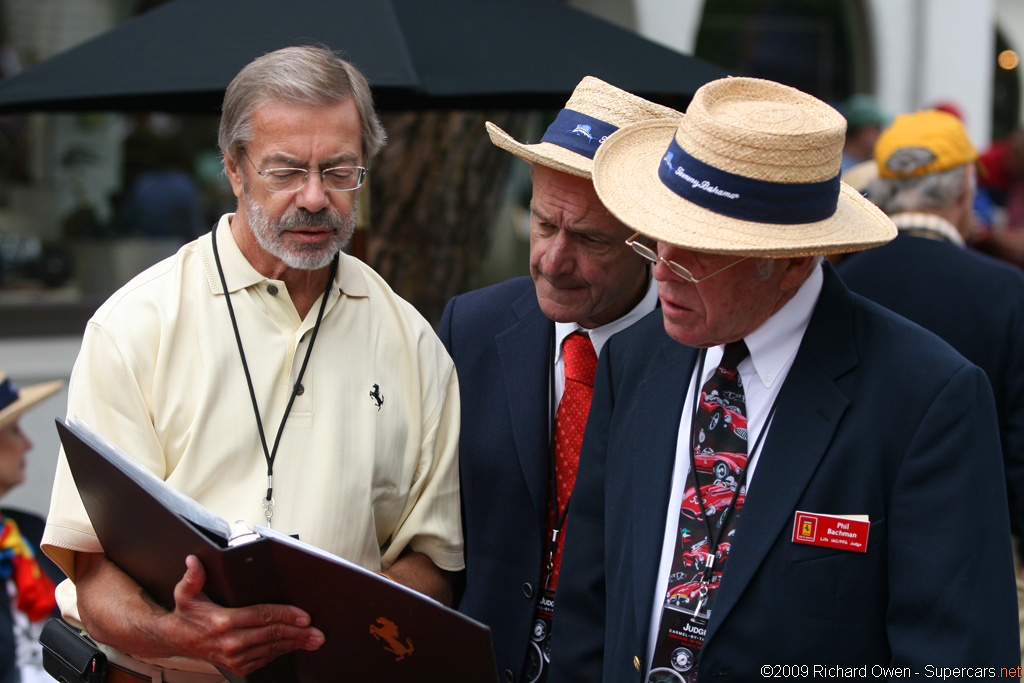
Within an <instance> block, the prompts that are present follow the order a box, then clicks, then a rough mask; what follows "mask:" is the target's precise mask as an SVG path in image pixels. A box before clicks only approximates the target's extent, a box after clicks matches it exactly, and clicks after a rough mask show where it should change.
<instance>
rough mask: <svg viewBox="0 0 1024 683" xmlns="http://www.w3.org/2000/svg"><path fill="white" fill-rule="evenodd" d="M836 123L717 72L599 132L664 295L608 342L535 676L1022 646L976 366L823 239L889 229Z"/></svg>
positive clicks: (915, 669) (769, 672)
mask: <svg viewBox="0 0 1024 683" xmlns="http://www.w3.org/2000/svg"><path fill="white" fill-rule="evenodd" d="M844 128H845V122H844V120H843V118H842V116H840V115H839V113H838V112H836V111H835V110H833V109H832V108H831V107H829V106H827V105H826V104H824V103H822V102H820V101H819V100H817V99H815V98H813V97H811V96H809V95H806V94H804V93H801V92H799V91H797V90H794V89H792V88H789V87H786V86H782V85H779V84H777V83H772V82H769V81H761V80H757V79H747V78H731V79H723V80H719V81H714V82H712V83H709V84H707V85H705V86H704V87H702V88H701V89H700V90H699V91H698V92H697V93H696V95H695V97H694V100H693V102H692V103H691V105H690V107H689V108H688V110H687V112H686V115H685V117H684V118H683V119H682V121H681V122H680V121H678V120H676V121H672V120H667V121H653V122H644V123H639V124H635V125H633V126H629V127H627V128H624V129H622V130H620V131H619V132H618V133H616V134H615V135H614V136H612V137H611V138H610V139H609V140H608V141H607V142H606V143H605V144H604V145H603V146H602V149H601V150H600V152H599V153H598V154H597V157H596V160H595V170H594V182H595V187H596V188H597V191H598V195H599V196H600V197H601V200H602V201H603V202H604V203H605V205H606V206H607V207H608V208H609V210H610V211H611V212H612V213H613V214H614V215H616V216H617V217H619V218H620V219H621V220H623V222H625V223H627V224H628V225H630V226H631V227H633V228H634V229H636V230H637V231H638V235H637V236H635V237H634V238H631V240H630V243H631V244H633V246H634V248H635V249H636V250H637V251H638V252H640V253H641V254H643V255H644V256H646V257H647V258H649V259H650V260H651V261H652V262H653V263H654V264H655V265H654V277H655V278H656V279H657V280H658V292H659V296H660V299H661V305H662V310H661V311H660V312H658V313H656V314H653V315H650V316H648V317H647V318H645V319H644V320H643V321H641V322H640V323H638V324H637V325H634V326H633V327H632V328H630V329H629V330H627V331H625V332H623V333H622V334H621V335H618V336H616V338H615V339H613V340H611V341H610V342H609V344H608V345H607V346H606V347H605V350H604V353H603V354H602V357H601V361H600V363H599V367H598V372H597V380H596V384H595V394H594V399H593V407H592V410H591V414H590V420H589V422H588V430H587V435H586V438H585V440H584V445H583V452H582V454H581V458H580V462H581V466H580V470H579V476H578V478H577V482H576V491H575V493H574V498H573V533H572V534H570V535H569V537H568V539H567V543H566V549H565V558H566V559H565V561H564V562H563V565H562V583H561V586H560V588H559V605H558V607H559V609H558V612H557V613H556V617H555V633H556V636H555V648H554V659H553V662H552V669H551V678H550V679H549V680H551V681H555V682H557V683H565V682H567V681H581V682H582V681H587V682H589V681H606V682H618V681H632V682H635V681H651V682H653V681H674V682H679V681H695V680H698V675H699V677H700V680H754V679H760V678H762V677H772V676H775V675H779V676H787V677H789V676H808V677H813V676H818V677H822V678H833V679H834V678H840V677H849V676H860V677H876V676H888V675H910V674H911V673H918V674H925V675H928V674H929V672H932V675H941V674H940V673H939V672H942V671H946V672H947V674H946V675H951V674H949V673H948V671H949V667H970V669H969V671H970V672H972V673H973V675H981V674H980V673H979V672H984V673H985V674H987V675H992V676H996V675H999V672H1000V668H1001V667H1007V668H1010V667H1016V666H1017V664H1018V661H1017V660H1018V658H1019V653H1018V650H1017V629H1016V601H1015V599H1014V581H1013V566H1012V560H1011V553H1010V543H1009V540H1008V535H1009V525H1008V515H1007V507H1006V495H1005V488H1004V484H1003V480H1002V476H1001V474H1000V473H1001V471H1002V469H1001V468H1002V464H1001V456H1000V448H999V432H998V427H997V424H996V420H995V407H994V403H993V399H992V391H991V389H990V387H989V383H988V380H987V379H986V378H985V375H984V373H982V371H981V370H979V369H978V368H977V367H976V366H974V365H972V364H971V363H969V362H967V361H966V360H965V359H964V358H963V357H962V356H960V355H959V354H957V353H956V352H955V351H953V349H952V348H951V347H949V346H948V345H947V344H945V343H944V342H942V341H940V340H939V339H938V338H936V337H934V336H932V335H931V334H929V333H927V332H925V331H923V330H922V329H921V328H919V327H916V326H914V325H913V324H911V323H909V322H907V321H906V320H905V319H903V318H900V317H898V316H896V315H894V314H892V313H890V312H888V311H886V310H885V309H882V308H880V307H878V306H876V305H875V304H872V303H870V302H868V301H867V300H865V299H862V298H860V297H857V296H856V295H853V294H851V293H850V292H849V291H848V290H847V289H846V288H845V287H844V285H843V284H842V282H841V281H840V280H839V278H838V276H837V275H836V274H835V272H834V271H833V270H832V269H831V267H830V266H829V265H828V263H827V262H825V261H824V260H823V259H822V258H821V255H823V254H831V253H839V252H848V251H854V250H859V249H864V248H867V247H871V246H875V245H879V244H882V243H885V242H887V241H889V240H890V239H892V238H893V237H894V236H895V234H896V230H895V227H894V226H893V224H892V223H891V221H889V219H888V218H886V216H885V215H884V214H883V213H882V212H881V211H879V210H878V209H877V208H876V207H874V206H873V205H872V204H870V203H869V202H868V201H866V200H865V199H864V198H863V197H861V196H860V195H859V194H858V193H857V192H856V191H853V190H852V189H851V188H849V187H846V186H844V185H842V184H841V183H840V181H839V172H840V159H841V154H842V142H843V131H844ZM649 240H654V241H656V244H654V243H652V242H650V241H649ZM562 634H571V637H569V636H564V635H562ZM929 667H931V668H929ZM943 667H945V668H943ZM981 667H986V668H985V669H982V668H981ZM987 667H990V668H987ZM963 671H964V670H961V673H962V672H963ZM1015 672H1016V669H1013V670H1012V672H1011V673H1015Z"/></svg>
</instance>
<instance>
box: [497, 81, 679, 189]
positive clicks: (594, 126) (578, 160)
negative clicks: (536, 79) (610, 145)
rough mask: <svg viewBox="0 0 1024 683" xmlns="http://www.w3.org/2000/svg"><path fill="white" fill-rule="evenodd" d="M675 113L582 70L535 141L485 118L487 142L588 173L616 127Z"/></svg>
mask: <svg viewBox="0 0 1024 683" xmlns="http://www.w3.org/2000/svg"><path fill="white" fill-rule="evenodd" d="M680 116H682V114H680V113H679V112H677V111H676V110H675V109H671V108H669V107H664V106H662V105H660V104H655V103H654V102H648V101H647V100H645V99H643V98H642V97H637V96H636V95H633V94H632V93H628V92H626V91H625V90H620V89H619V88H616V87H615V86H613V85H609V84H607V83H605V82H604V81H602V80H600V79H598V78H594V77H593V76H587V77H585V78H584V79H583V80H582V81H580V83H579V85H577V86H576V89H575V90H573V92H572V97H570V98H569V101H568V102H566V103H565V109H563V110H562V111H561V112H559V114H558V116H557V117H555V120H554V122H553V123H552V124H551V125H550V126H548V129H547V131H546V132H545V133H544V136H543V137H542V138H541V141H540V142H538V143H536V144H532V145H529V144H523V143H521V142H517V141H516V140H515V139H514V138H513V137H512V136H511V135H509V134H508V133H506V132H505V131H503V130H502V129H501V128H498V127H497V126H496V125H494V124H493V123H491V122H490V121H488V122H487V124H486V126H487V133H488V134H489V135H490V136H491V142H493V143H494V144H495V145H497V146H498V147H501V148H502V149H504V150H508V151H509V152H512V153H513V154H515V155H516V156H517V157H519V158H520V159H524V160H525V161H529V162H531V163H537V164H540V165H541V166H548V167H550V168H553V169H555V170H556V171H562V172H564V173H571V174H572V175H576V176H581V177H583V178H589V177H590V173H591V171H592V170H593V168H594V154H595V153H596V152H597V149H598V147H600V146H601V143H602V142H604V140H605V139H606V138H607V137H608V136H609V135H611V134H612V133H614V132H615V131H616V130H618V129H619V128H621V127H623V126H625V125H627V124H630V123H636V122H637V121H643V120H646V119H651V118H666V117H668V118H675V119H676V120H677V121H678V120H679V117H680Z"/></svg>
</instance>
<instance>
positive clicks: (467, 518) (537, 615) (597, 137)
mask: <svg viewBox="0 0 1024 683" xmlns="http://www.w3.org/2000/svg"><path fill="white" fill-rule="evenodd" d="M666 116H667V117H675V118H677V119H678V117H679V116H680V115H679V113H678V112H676V111H675V110H672V109H669V108H667V107H663V106H660V105H657V104H654V103H651V102H648V101H646V100H644V99H642V98H640V97H637V96H635V95H632V94H630V93H628V92H625V91H623V90H620V89H619V88H616V87H614V86H612V85H610V84H608V83H605V82H603V81H601V80H599V79H597V78H593V77H586V78H584V79H583V80H582V81H581V82H580V83H579V85H578V86H577V87H576V89H575V90H574V92H573V94H572V97H570V99H569V101H568V102H567V103H566V105H565V108H564V109H563V110H562V111H561V113H559V114H558V116H557V117H556V119H555V121H554V122H553V123H552V124H551V125H550V126H549V127H548V129H547V132H546V133H545V134H544V136H543V138H542V139H541V141H540V142H539V143H536V144H523V143H520V142H518V141H516V140H515V139H513V138H512V137H511V136H509V135H508V134H507V133H505V132H504V131H502V130H501V129H499V128H498V127H496V126H494V125H493V124H491V123H488V124H487V130H488V132H489V133H490V136H491V140H492V141H493V142H494V144H496V145H497V146H499V147H501V148H502V149H506V150H508V151H510V152H512V154H515V155H516V156H517V157H519V158H521V159H524V160H525V161H528V162H529V163H530V164H531V171H532V174H533V198H532V201H531V203H530V274H531V276H532V279H531V278H529V277H521V278H517V279H513V280H510V281H508V282H505V283H502V284H499V285H495V286H493V287H487V288H485V289H482V290H477V291H475V292H470V293H469V294H465V295H462V296H458V297H456V298H454V299H452V300H451V301H450V302H449V303H448V306H447V307H446V308H445V312H444V317H443V319H442V322H441V329H440V336H441V340H442V341H443V342H444V344H445V346H446V347H447V348H448V350H449V352H450V353H451V355H452V358H453V360H454V361H455V366H456V369H457V370H458V374H459V384H460V387H461V394H462V397H463V399H462V433H461V437H460V443H459V454H460V461H461V462H460V472H461V481H462V503H463V513H464V515H463V517H464V524H463V528H464V532H465V537H466V573H465V590H464V592H463V593H462V594H461V597H460V598H459V600H458V608H459V609H460V610H461V611H462V612H464V613H465V614H467V615H469V616H471V617H473V618H475V619H478V620H480V621H482V622H484V623H486V624H488V625H489V626H490V627H491V633H492V636H493V640H494V648H495V654H496V657H497V662H498V668H499V670H500V671H501V672H502V674H503V677H504V680H506V681H527V682H533V681H539V680H542V679H543V677H544V676H545V675H546V674H545V669H546V663H547V660H548V656H549V655H548V652H549V648H550V643H551V641H550V635H551V629H550V625H551V614H552V610H553V606H554V593H555V589H556V587H557V583H558V570H559V565H560V560H561V548H562V545H561V544H562V540H563V539H564V538H565V536H566V534H569V535H571V534H572V531H569V529H571V527H572V523H571V515H568V516H567V515H566V511H567V510H568V508H569V502H570V500H571V497H570V495H571V492H572V483H573V480H574V477H575V468H576V459H577V458H578V455H579V444H580V441H581V439H582V433H583V428H584V426H585V423H586V415H587V409H588V407H589V400H590V393H591V391H592V384H593V373H594V371H595V369H596V366H597V354H599V353H600V351H601V347H602V345H603V344H604V343H605V341H606V340H607V339H608V338H609V337H610V336H611V335H612V334H614V333H615V332H618V331H619V330H622V329H625V328H626V327H628V326H629V325H631V324H633V323H634V322H636V321H638V320H640V319H641V318H642V317H643V316H644V315H645V314H646V313H648V312H650V311H652V310H654V308H655V306H656V305H657V290H656V287H655V285H654V281H653V280H652V279H651V277H650V272H649V271H650V269H649V268H648V267H647V264H646V262H645V261H644V260H643V259H642V258H640V257H639V256H637V255H636V254H635V253H633V251H632V250H631V249H630V248H629V247H628V246H626V245H625V244H624V241H625V239H626V238H627V237H629V235H630V234H631V232H630V231H629V229H628V228H626V226H624V225H623V224H622V223H621V222H620V221H618V220H617V219H616V218H614V217H613V216H612V215H611V214H609V213H608V211H607V209H605V208H604V206H602V205H601V202H600V201H599V200H598V198H597V195H596V194H595V192H594V186H593V183H592V182H591V180H590V175H591V169H592V167H593V157H594V153H595V152H596V151H597V150H598V149H599V147H600V146H601V144H602V142H603V141H604V139H606V138H607V137H608V136H609V135H611V133H612V132H614V131H615V130H616V129H617V128H619V127H621V126H624V125H626V124H629V123H634V122H637V121H641V120H644V119H650V118H662V117H666ZM588 375H589V376H588Z"/></svg>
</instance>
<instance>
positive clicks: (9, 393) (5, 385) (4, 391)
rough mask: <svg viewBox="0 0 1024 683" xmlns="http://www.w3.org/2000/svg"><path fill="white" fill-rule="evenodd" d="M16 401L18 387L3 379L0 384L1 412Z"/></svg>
mask: <svg viewBox="0 0 1024 683" xmlns="http://www.w3.org/2000/svg"><path fill="white" fill-rule="evenodd" d="M17 400H18V387H17V385H16V384H15V383H14V382H12V381H11V380H10V378H8V379H5V380H4V381H3V382H0V410H3V409H4V408H6V407H7V406H9V405H11V404H12V403H14V402H15V401H17Z"/></svg>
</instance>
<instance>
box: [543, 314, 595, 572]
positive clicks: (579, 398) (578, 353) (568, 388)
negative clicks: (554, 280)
mask: <svg viewBox="0 0 1024 683" xmlns="http://www.w3.org/2000/svg"><path fill="white" fill-rule="evenodd" d="M562 361H563V363H564V365H565V389H564V391H563V392H562V400H561V402H560V403H559V404H558V412H557V413H555V490H556V491H557V492H558V494H557V495H558V509H557V510H555V509H553V508H552V510H551V514H550V515H549V518H548V519H549V524H548V530H549V531H550V530H551V529H552V528H554V519H555V517H556V516H559V515H560V514H561V513H562V511H563V510H565V506H566V504H567V503H568V502H569V496H571V495H572V487H573V485H574V484H575V483H576V470H577V469H578V468H579V464H580V446H582V445H583V430H584V428H585V427H586V426H587V415H588V414H589V413H590V399H591V398H592V397H593V395H594V375H595V374H596V373H597V354H596V353H595V352H594V345H593V344H592V343H591V341H590V337H588V336H587V335H585V334H581V333H579V332H573V333H572V334H570V335H569V336H568V337H566V338H565V340H564V341H563V342H562ZM564 539H565V526H564V521H563V526H562V529H561V533H560V534H559V538H558V545H557V546H556V548H555V556H554V560H553V567H552V573H551V583H550V588H551V590H555V587H556V586H557V585H558V568H559V567H560V566H561V564H562V543H563V541H564Z"/></svg>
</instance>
